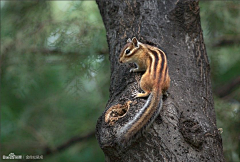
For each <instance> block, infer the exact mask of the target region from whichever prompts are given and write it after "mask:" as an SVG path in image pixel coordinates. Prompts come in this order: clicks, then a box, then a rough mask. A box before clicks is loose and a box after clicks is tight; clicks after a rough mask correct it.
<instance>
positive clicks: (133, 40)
mask: <svg viewBox="0 0 240 162" xmlns="http://www.w3.org/2000/svg"><path fill="white" fill-rule="evenodd" d="M132 42H133V44H134V45H135V47H138V40H137V38H136V37H133V39H132Z"/></svg>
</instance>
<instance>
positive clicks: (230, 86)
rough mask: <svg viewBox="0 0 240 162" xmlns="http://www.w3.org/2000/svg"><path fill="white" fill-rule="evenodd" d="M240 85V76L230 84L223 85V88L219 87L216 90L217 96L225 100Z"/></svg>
mask: <svg viewBox="0 0 240 162" xmlns="http://www.w3.org/2000/svg"><path fill="white" fill-rule="evenodd" d="M239 85H240V76H239V77H236V78H234V79H233V80H231V81H230V82H228V83H227V84H225V85H223V86H219V87H218V88H217V89H216V90H215V94H216V95H217V96H218V97H220V98H224V97H226V96H227V95H228V94H229V93H231V91H232V90H233V89H234V88H236V87H237V86H239Z"/></svg>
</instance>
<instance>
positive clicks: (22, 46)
mask: <svg viewBox="0 0 240 162" xmlns="http://www.w3.org/2000/svg"><path fill="white" fill-rule="evenodd" d="M200 7H201V23H202V27H203V32H204V39H205V44H206V47H207V52H208V55H209V58H210V62H211V68H212V84H213V90H214V92H216V91H217V90H218V89H219V88H221V86H222V85H224V84H227V83H229V82H230V81H231V80H232V79H234V78H235V77H237V76H239V69H240V55H239V54H240V46H239V44H236V43H233V44H220V43H221V40H225V39H226V40H231V39H233V40H235V41H236V40H238V39H239V38H240V28H239V25H240V19H239V17H240V3H239V2H234V1H231V2H226V1H213V2H210V1H203V2H201V3H200ZM1 21H2V23H1V71H0V72H1V101H2V103H1V107H2V109H1V144H2V150H1V155H8V154H9V153H11V152H14V153H15V154H16V155H18V154H20V155H41V154H42V153H43V152H44V151H45V150H44V148H45V147H46V146H48V147H50V148H55V147H56V146H58V145H60V144H62V143H64V142H66V141H67V140H69V139H70V138H72V137H74V136H82V135H85V134H87V133H89V132H92V131H94V130H95V125H96V121H97V118H98V117H99V116H100V114H101V113H102V112H103V110H104V107H105V104H106V101H107V99H108V94H109V92H108V89H109V81H110V79H109V78H110V77H109V73H110V71H109V70H110V68H109V61H108V49H107V41H106V36H105V35H106V33H105V29H104V25H103V22H102V19H101V16H100V14H99V11H98V8H97V5H96V3H95V2H94V1H72V2H71V1H26V2H22V1H21V2H17V1H16V2H14V1H1ZM215 94H216V93H215ZM239 94H240V87H239V86H238V87H237V88H235V89H234V90H233V91H232V92H231V93H230V94H229V95H228V96H225V97H224V98H220V97H217V94H216V96H215V108H216V113H217V124H218V127H219V128H223V134H222V137H223V144H224V154H225V157H226V159H227V161H233V162H237V161H239V159H240V141H239V135H240V130H239V127H240V125H239V123H240V106H239V101H240V95H239ZM3 148H4V149H3ZM44 161H94V162H96V161H104V156H103V153H102V151H101V149H100V148H99V146H98V144H97V141H96V139H95V138H90V139H87V140H85V141H82V142H79V143H77V144H75V145H73V146H71V147H69V148H68V149H66V150H64V151H62V152H60V153H57V154H54V155H52V156H51V155H49V156H46V157H44Z"/></svg>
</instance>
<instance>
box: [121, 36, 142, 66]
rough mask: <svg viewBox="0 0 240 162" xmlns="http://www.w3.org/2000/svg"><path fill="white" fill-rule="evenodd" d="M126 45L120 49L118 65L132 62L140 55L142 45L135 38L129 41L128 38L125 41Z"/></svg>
mask: <svg viewBox="0 0 240 162" xmlns="http://www.w3.org/2000/svg"><path fill="white" fill-rule="evenodd" d="M127 42H128V43H127V44H126V45H125V46H124V47H123V48H122V51H121V54H120V57H119V62H120V63H127V62H134V60H135V58H137V57H138V55H140V53H141V50H139V49H140V48H141V45H142V43H141V42H139V41H138V40H137V38H135V37H133V39H132V40H131V39H130V38H129V39H128V40H127Z"/></svg>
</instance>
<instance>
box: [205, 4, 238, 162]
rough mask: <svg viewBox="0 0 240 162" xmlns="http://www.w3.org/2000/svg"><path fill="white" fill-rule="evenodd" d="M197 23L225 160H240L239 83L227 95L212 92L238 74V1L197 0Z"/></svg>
mask: <svg viewBox="0 0 240 162" xmlns="http://www.w3.org/2000/svg"><path fill="white" fill-rule="evenodd" d="M200 7H201V12H200V13H201V23H202V28H203V33H204V41H205V44H206V48H207V53H208V56H209V58H210V62H211V73H212V85H213V92H215V93H214V95H215V99H214V101H215V110H216V114H217V126H218V128H222V129H223V133H222V138H223V149H224V155H225V158H226V161H229V162H238V161H240V138H239V137H240V129H239V128H240V95H239V94H240V86H236V87H235V88H234V90H232V91H230V92H229V93H228V95H226V96H224V97H221V98H220V97H219V96H218V94H217V93H216V92H217V91H219V90H222V89H223V86H224V85H226V84H229V83H231V81H232V80H233V79H234V78H237V77H239V76H240V75H239V74H240V73H239V72H240V71H239V69H240V46H239V42H240V28H239V25H240V3H239V2H237V1H211V2H210V1H201V3H200Z"/></svg>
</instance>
